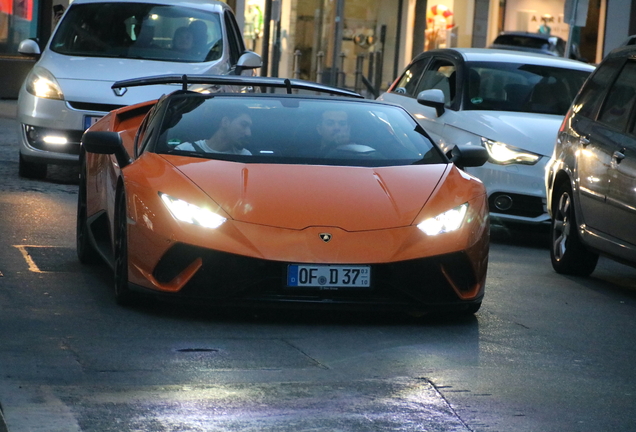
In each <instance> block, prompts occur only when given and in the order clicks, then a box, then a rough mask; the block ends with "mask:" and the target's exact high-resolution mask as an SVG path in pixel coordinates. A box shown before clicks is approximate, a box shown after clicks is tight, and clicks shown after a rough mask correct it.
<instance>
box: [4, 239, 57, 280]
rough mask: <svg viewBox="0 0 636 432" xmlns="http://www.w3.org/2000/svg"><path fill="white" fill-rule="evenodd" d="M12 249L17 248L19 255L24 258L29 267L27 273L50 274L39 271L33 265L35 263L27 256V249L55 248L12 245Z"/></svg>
mask: <svg viewBox="0 0 636 432" xmlns="http://www.w3.org/2000/svg"><path fill="white" fill-rule="evenodd" d="M13 247H15V248H17V249H18V250H19V251H20V253H21V254H22V256H23V257H24V260H25V261H26V263H27V265H28V266H29V271H32V272H33V273H51V272H49V271H44V270H40V268H39V267H38V266H37V265H36V264H35V261H33V258H31V255H29V252H27V248H43V247H46V248H51V247H57V246H39V245H13Z"/></svg>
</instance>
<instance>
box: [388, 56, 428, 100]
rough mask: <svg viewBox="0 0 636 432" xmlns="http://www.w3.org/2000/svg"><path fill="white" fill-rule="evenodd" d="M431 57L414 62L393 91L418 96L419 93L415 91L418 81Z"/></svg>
mask: <svg viewBox="0 0 636 432" xmlns="http://www.w3.org/2000/svg"><path fill="white" fill-rule="evenodd" d="M429 60H430V59H428V58H425V59H422V60H420V61H417V62H415V63H413V64H412V65H411V66H410V67H409V68H408V69H407V70H406V71H405V72H404V74H403V75H402V78H400V81H398V83H397V85H396V86H395V87H394V88H393V91H392V92H391V93H398V94H403V95H407V96H411V97H416V96H417V93H416V92H415V91H416V89H417V83H418V82H419V81H420V78H421V77H422V72H423V71H424V68H426V65H427V64H428V61H429Z"/></svg>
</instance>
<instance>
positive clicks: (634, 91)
mask: <svg viewBox="0 0 636 432" xmlns="http://www.w3.org/2000/svg"><path fill="white" fill-rule="evenodd" d="M635 99H636V62H633V61H630V62H628V63H626V64H625V66H624V67H623V70H622V71H621V73H620V74H619V75H618V78H617V79H616V81H615V82H614V84H613V85H612V87H611V88H610V90H609V92H608V94H607V98H606V99H605V103H604V104H603V107H602V108H601V113H600V114H599V118H598V120H599V121H600V122H601V123H604V124H606V125H608V126H612V127H614V128H616V129H618V130H621V131H622V130H624V129H625V126H626V125H627V120H628V119H629V115H630V113H631V111H632V108H633V107H634V100H635Z"/></svg>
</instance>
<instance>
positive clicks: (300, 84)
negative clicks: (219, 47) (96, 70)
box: [111, 75, 364, 99]
mask: <svg viewBox="0 0 636 432" xmlns="http://www.w3.org/2000/svg"><path fill="white" fill-rule="evenodd" d="M162 84H182V86H183V87H182V88H183V90H184V91H185V90H187V89H188V86H189V85H190V84H208V85H225V86H251V87H271V88H284V89H287V94H291V93H292V90H310V91H315V92H320V93H329V94H332V95H335V96H349V97H354V98H361V99H363V98H364V97H363V96H362V95H360V94H358V93H356V92H353V91H350V90H346V89H342V88H338V87H331V86H326V85H322V84H318V83H315V82H311V81H304V80H298V79H289V78H273V77H254V76H241V75H157V76H151V77H144V78H133V79H127V80H122V81H117V82H116V83H115V84H113V85H112V86H111V88H113V89H117V88H123V87H139V86H147V85H162Z"/></svg>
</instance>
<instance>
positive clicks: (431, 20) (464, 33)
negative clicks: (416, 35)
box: [424, 0, 475, 51]
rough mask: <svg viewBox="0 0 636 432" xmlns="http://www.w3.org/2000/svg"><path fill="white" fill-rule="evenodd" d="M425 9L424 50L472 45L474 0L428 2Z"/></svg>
mask: <svg viewBox="0 0 636 432" xmlns="http://www.w3.org/2000/svg"><path fill="white" fill-rule="evenodd" d="M429 4H430V5H429V6H428V7H427V10H426V31H425V36H426V37H425V39H424V50H425V51H428V50H431V49H437V48H454V47H470V46H471V45H472V36H473V21H474V12H475V2H474V0H440V1H436V2H434V3H433V2H430V3H429Z"/></svg>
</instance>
